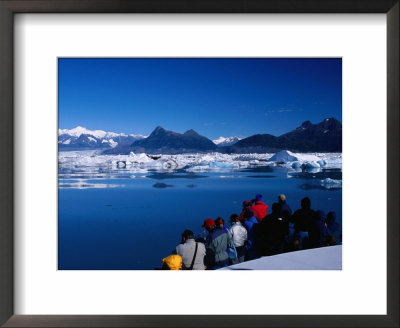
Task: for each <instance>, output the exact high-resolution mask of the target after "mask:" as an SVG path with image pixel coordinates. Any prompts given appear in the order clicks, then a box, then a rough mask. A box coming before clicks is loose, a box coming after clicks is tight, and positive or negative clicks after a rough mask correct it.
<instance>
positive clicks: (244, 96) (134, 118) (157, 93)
mask: <svg viewBox="0 0 400 328" xmlns="http://www.w3.org/2000/svg"><path fill="white" fill-rule="evenodd" d="M58 81H59V90H58V91H59V93H58V102H59V128H62V129H71V128H74V127H76V126H78V125H80V126H84V127H86V128H88V129H91V130H95V129H100V130H105V131H112V132H124V133H134V134H143V135H149V134H150V133H151V132H152V131H153V130H154V128H155V127H156V126H159V125H160V126H162V127H164V128H165V129H167V130H173V131H176V132H181V133H183V132H185V131H187V130H189V129H194V130H196V131H197V132H198V133H200V134H202V135H204V136H206V137H208V138H210V139H215V138H218V137H219V136H224V137H229V136H240V137H246V136H250V135H253V134H257V133H270V134H273V135H276V136H278V135H281V134H283V133H286V132H288V131H290V130H293V129H295V128H296V127H298V126H299V125H300V124H301V123H302V122H303V121H306V120H310V121H311V122H312V123H319V122H320V121H322V120H323V119H324V118H327V117H335V118H336V119H338V120H340V121H341V120H342V60H341V59H338V58H324V59H323V58H319V59H311V58H307V59H306V58H302V59H276V58H258V59H251V58H247V59H241V58H240V59H236V58H231V59H228V58H226V59H217V58H209V59H183V58H174V59H155V58H154V59H152V58H118V59H114V58H102V59H100V58H99V59H94V58H82V59H79V58H60V59H59V61H58Z"/></svg>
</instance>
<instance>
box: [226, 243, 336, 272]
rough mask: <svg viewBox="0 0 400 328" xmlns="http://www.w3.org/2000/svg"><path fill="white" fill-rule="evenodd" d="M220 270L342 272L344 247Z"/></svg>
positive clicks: (323, 248)
mask: <svg viewBox="0 0 400 328" xmlns="http://www.w3.org/2000/svg"><path fill="white" fill-rule="evenodd" d="M220 270H342V245H337V246H329V247H321V248H313V249H307V250H304V251H297V252H290V253H283V254H279V255H274V256H264V257H261V258H259V259H257V260H252V261H247V262H243V263H239V264H235V265H231V266H229V267H226V268H223V269H220Z"/></svg>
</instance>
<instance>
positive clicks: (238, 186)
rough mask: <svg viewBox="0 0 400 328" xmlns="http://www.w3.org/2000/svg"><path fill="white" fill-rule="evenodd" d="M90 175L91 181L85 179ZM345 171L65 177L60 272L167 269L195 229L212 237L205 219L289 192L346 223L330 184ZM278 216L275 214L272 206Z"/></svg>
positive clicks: (291, 198)
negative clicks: (184, 236) (186, 232)
mask: <svg viewBox="0 0 400 328" xmlns="http://www.w3.org/2000/svg"><path fill="white" fill-rule="evenodd" d="M83 178H86V179H84V180H82V179H83ZM326 178H331V179H340V180H341V170H340V169H333V170H322V171H320V172H317V173H307V172H297V173H290V172H288V171H287V169H285V168H279V167H264V168H260V167H256V168H253V169H242V170H236V171H233V170H232V171H227V172H205V173H198V174H196V173H186V172H180V171H177V172H169V173H162V172H156V171H153V172H147V173H141V174H135V176H132V175H129V174H124V173H121V172H119V173H118V174H115V175H109V176H107V175H106V176H104V175H98V176H96V175H92V176H91V177H90V178H89V179H88V176H87V175H85V174H83V175H82V176H80V175H79V174H78V175H73V176H71V175H63V174H61V173H60V178H59V199H58V200H59V203H58V204H59V207H58V213H59V216H58V268H59V269H60V270H152V269H154V268H156V267H160V266H161V260H162V258H163V257H166V256H168V255H169V254H170V253H171V251H172V250H173V249H174V248H175V247H176V245H178V244H179V242H180V239H181V237H180V235H181V233H182V232H183V231H184V230H185V229H190V230H193V231H194V232H195V234H196V235H198V234H201V233H204V231H203V229H202V228H201V226H202V223H203V221H204V219H206V218H213V219H215V218H216V217H218V216H222V217H223V218H224V219H225V222H229V216H230V215H231V214H233V213H237V214H240V212H241V206H242V202H243V200H246V199H252V198H254V196H255V195H256V194H257V193H261V194H262V195H263V197H264V201H265V202H266V203H267V204H268V205H269V207H270V208H271V205H272V203H273V202H276V201H277V196H278V194H280V193H284V194H285V195H286V197H287V201H288V204H289V205H290V206H291V207H292V210H293V211H294V210H296V209H298V208H299V207H300V200H301V199H302V198H303V197H305V196H308V197H310V199H311V202H312V208H313V209H315V210H318V209H321V210H323V211H325V213H327V212H329V211H336V213H337V221H338V223H339V224H340V226H341V223H342V189H341V188H331V189H327V188H325V187H323V186H322V185H321V183H320V181H321V180H322V179H326ZM269 213H270V209H269Z"/></svg>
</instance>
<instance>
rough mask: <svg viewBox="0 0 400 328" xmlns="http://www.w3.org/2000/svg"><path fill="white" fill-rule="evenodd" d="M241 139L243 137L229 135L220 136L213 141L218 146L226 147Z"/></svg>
mask: <svg viewBox="0 0 400 328" xmlns="http://www.w3.org/2000/svg"><path fill="white" fill-rule="evenodd" d="M241 139H242V138H239V137H229V138H224V137H219V138H218V139H215V140H213V142H214V143H215V144H216V145H217V146H218V147H224V146H233V145H234V144H235V143H237V142H238V141H239V140H241Z"/></svg>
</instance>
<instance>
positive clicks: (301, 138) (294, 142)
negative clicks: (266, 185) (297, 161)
mask: <svg viewBox="0 0 400 328" xmlns="http://www.w3.org/2000/svg"><path fill="white" fill-rule="evenodd" d="M282 149H287V150H291V151H297V152H341V151H342V123H341V122H340V121H338V120H336V119H335V118H333V117H332V118H326V119H324V120H323V121H322V122H320V123H318V124H312V123H311V122H310V121H305V122H303V123H302V124H301V125H300V126H299V127H298V128H296V129H295V130H293V131H290V132H288V133H285V134H282V135H281V136H279V137H275V136H273V135H271V134H256V135H253V136H251V137H248V138H244V139H242V140H240V141H238V142H237V143H235V144H234V145H233V146H231V147H228V148H227V149H226V151H227V152H232V153H243V152H246V153H247V152H256V153H262V152H274V151H278V150H282Z"/></svg>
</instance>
